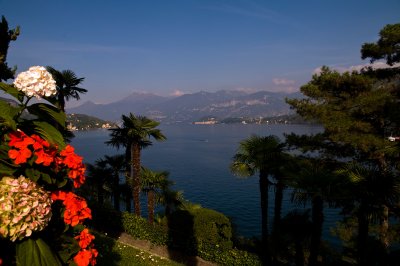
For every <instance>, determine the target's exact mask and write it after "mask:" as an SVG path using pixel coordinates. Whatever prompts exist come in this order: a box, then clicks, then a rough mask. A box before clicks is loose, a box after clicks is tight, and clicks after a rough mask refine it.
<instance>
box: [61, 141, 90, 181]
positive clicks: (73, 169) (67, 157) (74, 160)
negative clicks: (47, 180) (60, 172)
mask: <svg viewBox="0 0 400 266" xmlns="http://www.w3.org/2000/svg"><path fill="white" fill-rule="evenodd" d="M60 159H61V162H62V164H63V165H65V166H67V167H68V168H69V172H68V177H69V178H71V179H72V180H73V181H74V187H75V188H78V187H80V186H81V185H82V184H83V183H84V182H85V170H86V168H85V165H84V164H83V162H82V160H83V158H82V157H81V156H78V155H76V154H75V152H74V147H72V146H71V145H67V147H65V149H64V150H62V151H61V152H60Z"/></svg>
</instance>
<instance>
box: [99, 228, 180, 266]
mask: <svg viewBox="0 0 400 266" xmlns="http://www.w3.org/2000/svg"><path fill="white" fill-rule="evenodd" d="M94 235H95V236H96V239H95V240H94V244H95V246H96V249H97V250H98V251H99V256H98V257H97V265H100V266H101V265H107V266H128V265H139V266H148V265H166V266H182V265H183V264H180V263H177V262H174V261H171V260H168V259H166V258H161V257H158V256H155V255H152V254H150V253H148V252H145V251H142V250H140V249H135V248H133V247H131V246H129V245H126V244H122V243H119V242H118V241H116V240H115V239H113V238H111V237H107V236H104V235H102V234H99V233H95V234H94Z"/></svg>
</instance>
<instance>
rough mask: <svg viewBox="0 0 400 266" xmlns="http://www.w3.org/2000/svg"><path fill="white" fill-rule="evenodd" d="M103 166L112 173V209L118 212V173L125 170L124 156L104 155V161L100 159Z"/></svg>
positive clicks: (119, 190) (119, 193)
mask: <svg viewBox="0 0 400 266" xmlns="http://www.w3.org/2000/svg"><path fill="white" fill-rule="evenodd" d="M100 160H101V162H102V163H103V164H105V165H106V166H108V167H109V168H110V169H111V171H112V187H111V188H112V191H113V199H114V209H116V210H117V211H119V210H120V195H121V189H120V184H119V177H120V173H121V172H122V171H123V169H124V168H125V165H126V162H125V155H123V154H117V155H114V156H108V155H105V156H104V159H100Z"/></svg>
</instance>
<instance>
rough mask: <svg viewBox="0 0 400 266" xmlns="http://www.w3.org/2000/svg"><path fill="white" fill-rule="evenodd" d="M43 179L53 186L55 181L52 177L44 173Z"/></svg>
mask: <svg viewBox="0 0 400 266" xmlns="http://www.w3.org/2000/svg"><path fill="white" fill-rule="evenodd" d="M41 179H42V180H43V181H44V182H46V183H47V184H53V183H54V181H53V180H52V179H51V177H50V175H48V174H45V173H42V174H41Z"/></svg>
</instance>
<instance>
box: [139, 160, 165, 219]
mask: <svg viewBox="0 0 400 266" xmlns="http://www.w3.org/2000/svg"><path fill="white" fill-rule="evenodd" d="M168 175H169V173H168V172H165V171H164V172H153V171H151V170H150V169H148V168H144V167H142V173H141V181H142V191H143V192H145V193H146V194H147V210H148V215H149V216H148V220H149V223H150V224H153V223H154V209H155V206H156V201H157V198H159V197H160V196H161V195H162V189H163V188H165V187H167V186H168V183H170V182H169V180H168Z"/></svg>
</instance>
